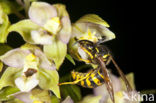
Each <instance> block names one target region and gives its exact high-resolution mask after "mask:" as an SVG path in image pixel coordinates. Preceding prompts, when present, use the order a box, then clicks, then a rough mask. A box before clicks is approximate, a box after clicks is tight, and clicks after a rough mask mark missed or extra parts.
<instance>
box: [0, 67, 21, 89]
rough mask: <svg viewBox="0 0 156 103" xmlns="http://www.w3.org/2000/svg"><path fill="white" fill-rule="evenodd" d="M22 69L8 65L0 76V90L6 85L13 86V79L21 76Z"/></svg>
mask: <svg viewBox="0 0 156 103" xmlns="http://www.w3.org/2000/svg"><path fill="white" fill-rule="evenodd" d="M21 72H22V69H17V68H12V67H8V68H7V69H6V70H5V72H4V73H3V75H2V76H1V78H0V90H1V89H2V88H3V87H6V86H14V87H15V83H14V80H15V79H16V78H18V77H20V76H21Z"/></svg>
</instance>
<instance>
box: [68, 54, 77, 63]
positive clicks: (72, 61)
mask: <svg viewBox="0 0 156 103" xmlns="http://www.w3.org/2000/svg"><path fill="white" fill-rule="evenodd" d="M66 58H67V59H68V60H69V61H70V62H71V63H73V65H75V62H74V59H73V58H72V57H71V56H70V55H69V54H67V55H66Z"/></svg>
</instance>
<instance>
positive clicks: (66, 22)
mask: <svg viewBox="0 0 156 103" xmlns="http://www.w3.org/2000/svg"><path fill="white" fill-rule="evenodd" d="M20 11H25V16H23V15H22V14H20ZM10 14H14V15H16V16H17V17H19V18H20V20H19V21H18V22H16V23H14V24H11V22H10V21H9V15H10ZM21 19H22V20H21ZM108 27H109V24H108V23H107V22H106V21H104V20H103V19H102V18H101V17H99V16H98V15H96V14H87V15H84V16H82V17H81V18H80V19H79V20H77V21H76V22H75V23H71V21H70V17H69V14H68V12H67V10H66V6H65V5H63V4H53V5H51V4H49V3H46V2H37V0H24V1H22V0H16V2H15V1H9V0H2V1H0V43H1V44H0V102H1V101H5V102H6V103H10V102H14V103H23V102H24V103H58V102H61V103H73V102H74V101H79V102H80V103H111V101H110V98H109V96H108V93H107V92H106V93H105V94H103V93H104V92H105V91H107V90H106V88H105V87H103V86H104V85H103V86H101V87H97V88H95V89H94V95H90V96H87V97H85V98H84V99H83V100H81V96H80V95H79V94H80V90H79V87H77V86H70V87H68V86H65V87H63V88H60V87H59V86H58V84H59V79H60V77H59V74H58V70H59V68H60V66H61V65H62V64H63V62H64V60H65V58H67V59H69V60H70V61H71V62H72V63H73V64H75V62H74V60H73V59H72V57H73V58H74V59H77V60H78V59H79V57H78V55H81V56H82V58H85V54H84V51H83V50H80V49H79V45H77V44H75V42H76V40H75V38H77V39H79V40H90V41H92V42H98V41H99V40H102V41H101V42H106V41H108V40H112V39H114V38H115V34H114V33H113V32H111V31H110V30H109V29H108ZM12 32H17V33H18V34H19V35H21V37H22V38H23V40H24V41H25V44H24V45H22V46H20V47H18V48H12V47H10V46H8V45H6V43H7V37H8V35H10V34H11V33H12ZM73 45H74V46H73ZM67 51H68V53H69V54H67ZM62 78H63V77H62ZM112 78H113V79H116V80H114V81H113V83H114V84H115V87H114V88H115V99H116V103H127V102H126V101H125V100H124V99H123V97H122V95H123V94H122V93H123V91H125V89H122V85H121V82H120V80H119V78H117V77H113V76H112ZM63 79H64V78H63ZM132 83H133V81H132ZM132 85H133V86H134V84H132ZM101 90H102V91H103V92H102V93H101ZM75 92H76V93H75ZM61 93H62V94H61ZM74 93H75V94H74ZM71 94H74V96H75V95H76V96H77V97H76V98H74V97H73V96H72V95H71ZM61 96H62V97H64V99H65V100H63V101H61V99H62V98H61ZM80 100H81V101H80ZM121 101H122V102H121Z"/></svg>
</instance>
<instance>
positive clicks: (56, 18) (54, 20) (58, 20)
mask: <svg viewBox="0 0 156 103" xmlns="http://www.w3.org/2000/svg"><path fill="white" fill-rule="evenodd" d="M51 20H52V21H53V22H55V23H58V24H60V19H59V17H53V18H52V19H51Z"/></svg>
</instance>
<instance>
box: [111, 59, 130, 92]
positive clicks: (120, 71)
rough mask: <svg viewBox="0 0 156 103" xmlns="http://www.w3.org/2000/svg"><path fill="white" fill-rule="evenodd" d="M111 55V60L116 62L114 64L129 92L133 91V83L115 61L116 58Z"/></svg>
mask: <svg viewBox="0 0 156 103" xmlns="http://www.w3.org/2000/svg"><path fill="white" fill-rule="evenodd" d="M110 57H111V60H112V62H113V64H114V66H115V67H116V69H117V71H118V73H119V74H120V76H121V78H122V80H123V81H124V82H125V84H126V88H127V91H128V92H131V91H132V90H133V89H132V87H131V85H130V84H129V82H128V80H127V78H126V77H125V75H124V73H123V72H122V70H121V69H120V67H119V66H118V65H117V63H116V62H115V60H114V59H113V57H112V56H110Z"/></svg>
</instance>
